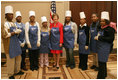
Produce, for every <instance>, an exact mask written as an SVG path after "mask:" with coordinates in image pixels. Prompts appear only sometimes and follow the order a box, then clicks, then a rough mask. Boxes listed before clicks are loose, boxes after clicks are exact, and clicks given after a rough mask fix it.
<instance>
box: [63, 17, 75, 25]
mask: <svg viewBox="0 0 118 80" xmlns="http://www.w3.org/2000/svg"><path fill="white" fill-rule="evenodd" d="M70 21H73V19H72V17H70ZM66 23H67V21H66V18H65V21H64V26H65V25H66Z"/></svg>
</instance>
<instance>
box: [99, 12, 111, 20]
mask: <svg viewBox="0 0 118 80" xmlns="http://www.w3.org/2000/svg"><path fill="white" fill-rule="evenodd" d="M101 19H107V20H109V12H107V11H103V12H101Z"/></svg>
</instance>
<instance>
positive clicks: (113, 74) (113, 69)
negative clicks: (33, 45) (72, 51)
mask: <svg viewBox="0 0 118 80" xmlns="http://www.w3.org/2000/svg"><path fill="white" fill-rule="evenodd" d="M3 61H5V60H4V59H2V62H3ZM75 61H76V68H74V69H70V68H66V66H65V58H61V60H60V69H59V70H57V69H55V68H52V67H51V64H52V63H53V60H51V59H50V67H49V68H46V67H44V68H39V70H38V71H31V70H28V71H24V72H25V74H24V75H22V76H15V78H16V79H96V76H97V71H94V70H92V69H90V66H91V65H92V55H89V58H88V65H89V67H88V70H86V71H82V70H81V69H78V63H79V59H78V56H75ZM26 63H27V64H26V65H27V68H28V69H29V60H28V59H26ZM107 67H108V68H107V70H108V76H107V79H117V55H116V54H110V57H109V60H108V63H107ZM6 72H7V71H6V64H4V65H2V67H1V78H2V79H7V78H8V77H7V73H6Z"/></svg>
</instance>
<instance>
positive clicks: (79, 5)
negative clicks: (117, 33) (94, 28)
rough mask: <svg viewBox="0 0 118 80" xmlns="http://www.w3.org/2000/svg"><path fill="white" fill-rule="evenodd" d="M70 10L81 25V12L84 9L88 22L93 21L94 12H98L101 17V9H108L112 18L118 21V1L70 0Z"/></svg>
mask: <svg viewBox="0 0 118 80" xmlns="http://www.w3.org/2000/svg"><path fill="white" fill-rule="evenodd" d="M70 10H71V11H72V18H73V21H75V22H76V23H77V24H78V25H79V20H80V17H79V12H81V11H84V12H85V15H86V17H87V19H86V20H87V23H88V25H90V23H91V15H92V13H98V15H99V19H100V17H101V11H104V10H105V11H108V12H109V14H110V20H111V21H113V22H117V1H70Z"/></svg>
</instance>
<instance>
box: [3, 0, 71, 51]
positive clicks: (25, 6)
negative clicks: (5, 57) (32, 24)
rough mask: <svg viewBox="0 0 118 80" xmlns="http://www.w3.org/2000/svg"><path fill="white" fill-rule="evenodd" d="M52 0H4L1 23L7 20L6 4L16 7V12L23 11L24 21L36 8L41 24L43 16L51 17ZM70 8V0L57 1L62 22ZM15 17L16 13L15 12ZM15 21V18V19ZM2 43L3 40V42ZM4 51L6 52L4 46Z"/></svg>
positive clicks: (57, 8) (37, 17) (37, 19)
mask: <svg viewBox="0 0 118 80" xmlns="http://www.w3.org/2000/svg"><path fill="white" fill-rule="evenodd" d="M50 4H51V2H50V1H32V2H31V1H27V2H24V1H15V2H14V1H10V2H8V1H7V2H6V1H2V2H1V24H3V23H4V21H5V6H7V5H11V6H13V8H14V13H15V12H16V11H17V10H19V11H21V13H22V18H23V20H22V21H23V22H24V23H25V22H27V21H28V20H29V17H28V16H29V11H30V10H34V11H35V12H36V21H38V22H39V23H40V24H41V16H46V17H47V19H48V21H49V19H50ZM68 9H69V2H68V1H57V2H56V10H57V13H58V14H59V17H60V19H59V21H60V22H61V23H63V22H64V15H65V11H66V10H68ZM14 17H15V14H14ZM13 21H15V18H14V19H13ZM1 43H2V42H1ZM2 52H4V49H3V46H2Z"/></svg>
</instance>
